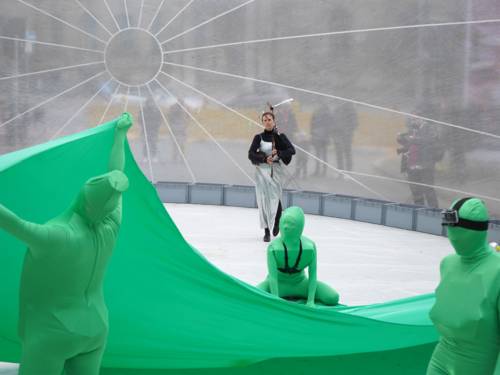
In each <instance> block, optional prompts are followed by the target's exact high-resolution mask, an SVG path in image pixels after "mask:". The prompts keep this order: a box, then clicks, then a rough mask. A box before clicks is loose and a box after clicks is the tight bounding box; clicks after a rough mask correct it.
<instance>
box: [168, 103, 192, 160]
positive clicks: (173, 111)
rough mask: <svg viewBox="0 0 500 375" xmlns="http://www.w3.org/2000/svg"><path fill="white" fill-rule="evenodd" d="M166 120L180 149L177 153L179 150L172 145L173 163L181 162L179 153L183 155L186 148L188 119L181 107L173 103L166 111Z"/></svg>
mask: <svg viewBox="0 0 500 375" xmlns="http://www.w3.org/2000/svg"><path fill="white" fill-rule="evenodd" d="M167 120H168V124H169V125H170V127H171V129H172V132H173V133H174V136H175V139H176V140H177V143H178V145H179V148H180V151H179V148H178V147H177V146H176V145H175V144H172V160H173V161H174V162H182V160H183V159H182V155H181V152H182V153H184V152H185V148H186V136H187V128H186V126H187V120H188V117H187V115H186V112H184V110H183V109H182V107H181V106H180V105H179V104H177V103H175V104H173V105H172V106H171V107H170V109H169V110H168V115H167ZM172 142H173V140H172Z"/></svg>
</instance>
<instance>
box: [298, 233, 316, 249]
mask: <svg viewBox="0 0 500 375" xmlns="http://www.w3.org/2000/svg"><path fill="white" fill-rule="evenodd" d="M300 240H301V241H302V249H303V250H316V244H315V243H314V241H313V240H311V239H310V238H307V237H306V236H301V237H300Z"/></svg>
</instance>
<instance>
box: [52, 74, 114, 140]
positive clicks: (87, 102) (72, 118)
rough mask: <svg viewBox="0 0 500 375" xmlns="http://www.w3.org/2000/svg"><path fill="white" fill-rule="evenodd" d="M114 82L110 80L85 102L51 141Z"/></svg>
mask: <svg viewBox="0 0 500 375" xmlns="http://www.w3.org/2000/svg"><path fill="white" fill-rule="evenodd" d="M112 80H113V79H110V80H109V81H108V82H106V83H105V84H104V85H102V86H101V88H100V89H99V90H98V91H97V92H96V93H95V94H94V95H92V97H91V98H90V99H89V100H87V101H86V102H85V104H84V105H82V106H81V107H80V108H79V109H78V111H76V112H75V113H73V115H72V116H71V117H70V118H69V119H68V120H67V121H66V122H65V123H64V125H63V126H61V128H60V129H59V130H58V131H56V132H55V133H54V135H53V136H52V137H50V139H51V140H52V139H54V138H56V137H57V136H58V135H59V134H61V132H62V131H63V130H64V129H65V128H66V126H68V125H69V124H70V123H71V121H73V120H74V119H75V118H76V116H78V115H79V114H80V112H81V111H83V110H84V109H85V108H86V107H87V106H88V105H89V104H90V102H91V101H92V100H94V98H95V97H96V96H97V95H99V93H100V92H101V91H102V90H104V88H105V87H106V85H107V84H108V83H110V82H111V81H112Z"/></svg>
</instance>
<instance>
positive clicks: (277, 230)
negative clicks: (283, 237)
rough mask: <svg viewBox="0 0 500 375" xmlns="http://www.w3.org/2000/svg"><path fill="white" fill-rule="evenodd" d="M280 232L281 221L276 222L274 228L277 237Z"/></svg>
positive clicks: (274, 234)
mask: <svg viewBox="0 0 500 375" xmlns="http://www.w3.org/2000/svg"><path fill="white" fill-rule="evenodd" d="M279 232H280V225H279V223H276V224H274V228H273V236H274V237H276V236H277V235H278V233H279Z"/></svg>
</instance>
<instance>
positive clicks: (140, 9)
mask: <svg viewBox="0 0 500 375" xmlns="http://www.w3.org/2000/svg"><path fill="white" fill-rule="evenodd" d="M143 8H144V0H141V5H140V7H139V18H138V19H137V27H138V28H140V27H141V21H142V12H143Z"/></svg>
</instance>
